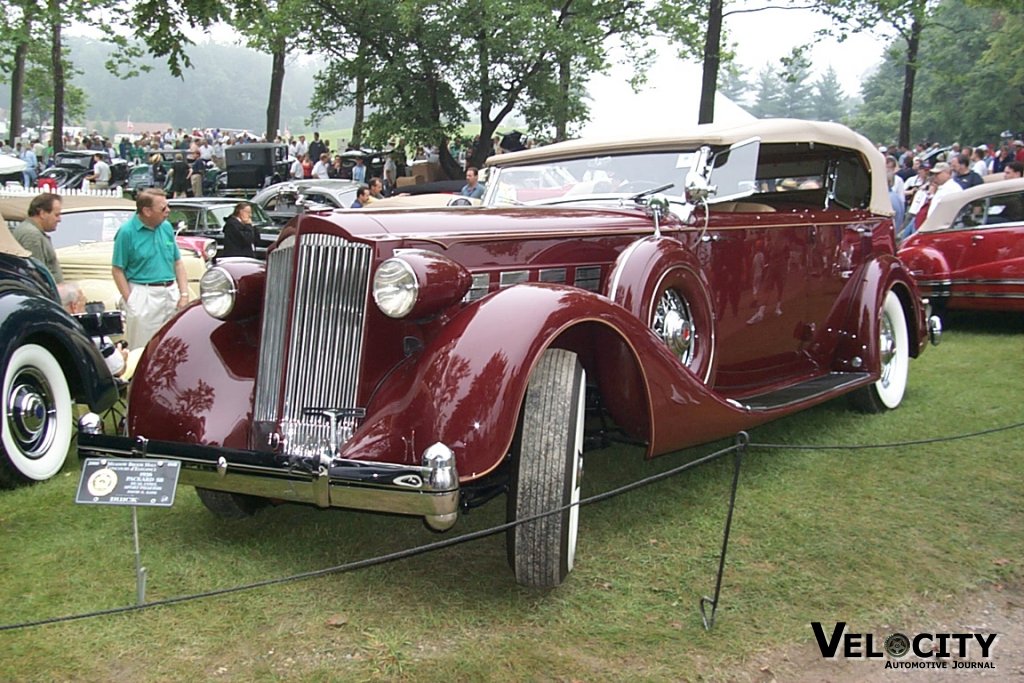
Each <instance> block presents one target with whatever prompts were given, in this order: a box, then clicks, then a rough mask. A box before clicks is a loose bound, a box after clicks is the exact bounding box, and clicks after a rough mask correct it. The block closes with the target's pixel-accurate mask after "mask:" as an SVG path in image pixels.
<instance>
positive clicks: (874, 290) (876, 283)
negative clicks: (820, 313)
mask: <svg viewBox="0 0 1024 683" xmlns="http://www.w3.org/2000/svg"><path fill="white" fill-rule="evenodd" d="M889 290H892V291H894V292H895V293H896V295H897V296H898V297H899V298H900V303H901V304H902V305H903V312H904V314H905V316H906V319H907V333H908V335H909V336H910V338H909V340H908V341H909V343H910V355H911V356H912V357H915V358H916V357H917V356H918V355H919V354H920V352H921V350H922V349H923V347H924V345H925V343H926V342H927V340H928V333H927V327H926V321H925V311H924V306H923V305H922V302H921V297H920V295H919V294H918V290H917V285H916V284H915V283H914V280H913V278H912V277H911V276H910V273H909V271H908V270H907V268H906V266H905V265H904V264H903V262H902V261H900V260H899V259H897V258H896V257H895V256H892V255H889V254H883V255H881V256H879V257H877V258H874V259H872V260H871V261H869V262H868V263H866V264H865V265H864V268H863V269H862V271H861V290H860V291H861V294H860V296H859V297H858V298H857V299H856V300H855V301H854V304H853V307H852V309H851V312H850V323H849V325H848V326H847V329H846V333H845V335H844V338H843V341H842V342H841V343H840V345H839V352H838V354H837V365H838V367H837V368H835V369H836V370H838V371H840V372H851V371H858V370H863V369H868V370H869V371H871V372H875V373H877V372H879V370H880V368H881V357H880V355H879V347H878V346H879V345H878V336H879V311H881V309H882V304H883V302H884V301H885V296H886V294H888V292H889Z"/></svg>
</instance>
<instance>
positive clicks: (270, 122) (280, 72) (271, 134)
mask: <svg viewBox="0 0 1024 683" xmlns="http://www.w3.org/2000/svg"><path fill="white" fill-rule="evenodd" d="M285 55H286V52H285V47H284V45H283V44H281V45H278V46H276V47H275V49H274V52H273V53H272V54H271V57H270V64H271V66H270V99H269V100H268V101H267V142H273V141H274V140H275V139H276V138H277V135H278V133H279V132H280V130H281V91H282V89H283V88H284V58H285Z"/></svg>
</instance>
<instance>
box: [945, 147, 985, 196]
mask: <svg viewBox="0 0 1024 683" xmlns="http://www.w3.org/2000/svg"><path fill="white" fill-rule="evenodd" d="M949 166H950V168H952V169H953V180H954V181H956V184H957V185H959V186H960V187H962V188H964V189H965V190H966V189H968V188H971V187H974V186H975V185H981V184H982V183H983V182H985V180H984V179H983V178H982V177H981V176H980V175H978V174H977V173H975V172H974V171H972V170H971V159H970V157H968V156H967V155H966V154H954V155H953V156H952V157H950V159H949Z"/></svg>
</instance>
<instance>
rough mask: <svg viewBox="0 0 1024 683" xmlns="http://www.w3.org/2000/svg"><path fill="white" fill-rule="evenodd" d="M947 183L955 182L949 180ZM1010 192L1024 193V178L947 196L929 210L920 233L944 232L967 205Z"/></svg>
mask: <svg viewBox="0 0 1024 683" xmlns="http://www.w3.org/2000/svg"><path fill="white" fill-rule="evenodd" d="M946 182H947V183H948V182H953V181H952V180H947V181H946ZM1010 192H1024V178H1014V179H1012V180H997V181H995V182H991V183H984V184H982V185H975V186H974V187H972V188H970V189H968V190H964V191H963V192H957V193H956V194H950V195H946V196H945V197H943V198H942V199H941V200H940V201H939V203H938V204H936V205H935V206H933V207H931V209H929V211H928V217H927V218H926V219H924V223H922V224H921V227H920V228H918V232H931V231H933V230H944V229H945V228H948V227H949V226H950V225H952V224H953V221H954V220H956V215H957V214H958V213H959V212H960V209H962V208H963V207H964V205H965V204H970V203H971V202H973V201H975V200H976V199H983V198H985V197H991V196H995V195H997V194H1008V193H1010Z"/></svg>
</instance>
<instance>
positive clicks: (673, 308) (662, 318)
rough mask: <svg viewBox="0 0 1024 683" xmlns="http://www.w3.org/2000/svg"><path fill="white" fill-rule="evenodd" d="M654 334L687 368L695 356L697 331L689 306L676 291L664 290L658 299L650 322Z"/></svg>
mask: <svg viewBox="0 0 1024 683" xmlns="http://www.w3.org/2000/svg"><path fill="white" fill-rule="evenodd" d="M651 328H652V329H653V330H654V333H655V334H656V335H658V336H659V337H661V339H662V341H664V342H665V344H666V345H667V346H668V348H669V350H671V351H672V353H673V354H675V356H676V358H678V359H679V362H680V363H682V364H683V365H686V366H689V365H690V363H692V362H693V359H694V357H695V356H696V345H697V329H696V326H695V325H694V322H693V312H692V311H691V310H690V305H689V303H688V302H687V301H686V299H684V298H683V297H682V296H681V295H680V294H679V292H678V291H676V290H674V289H666V290H665V291H664V292H662V294H661V298H659V299H658V305H657V307H656V308H655V309H654V320H653V321H652V322H651Z"/></svg>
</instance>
